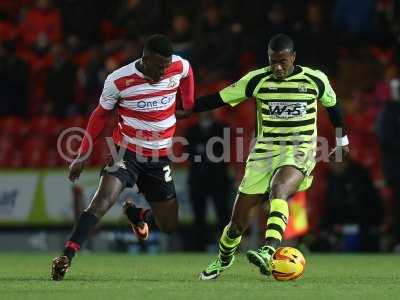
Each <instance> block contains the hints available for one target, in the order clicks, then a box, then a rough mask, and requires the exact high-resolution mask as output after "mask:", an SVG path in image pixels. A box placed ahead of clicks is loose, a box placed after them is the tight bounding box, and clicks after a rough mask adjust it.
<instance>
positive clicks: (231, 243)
mask: <svg viewBox="0 0 400 300" xmlns="http://www.w3.org/2000/svg"><path fill="white" fill-rule="evenodd" d="M228 230H229V225H227V226H225V228H224V230H223V232H222V235H221V238H220V240H219V256H220V258H221V259H222V260H223V261H230V259H231V257H232V256H233V255H234V254H235V251H236V249H237V247H239V244H240V241H241V240H242V236H238V237H236V238H233V239H232V238H230V237H229V236H228Z"/></svg>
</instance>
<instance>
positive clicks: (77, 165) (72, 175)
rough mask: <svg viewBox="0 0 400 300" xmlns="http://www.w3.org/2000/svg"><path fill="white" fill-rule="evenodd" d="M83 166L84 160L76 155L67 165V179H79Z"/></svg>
mask: <svg viewBox="0 0 400 300" xmlns="http://www.w3.org/2000/svg"><path fill="white" fill-rule="evenodd" d="M84 167H85V160H82V158H80V157H77V158H76V159H75V160H74V161H73V162H72V163H71V165H70V166H69V175H68V179H69V180H70V181H71V182H75V180H77V179H79V177H80V176H81V173H82V171H83V168H84Z"/></svg>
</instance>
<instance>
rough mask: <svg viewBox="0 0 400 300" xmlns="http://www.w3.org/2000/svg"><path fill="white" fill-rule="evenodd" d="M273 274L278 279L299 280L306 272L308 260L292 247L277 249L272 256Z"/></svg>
mask: <svg viewBox="0 0 400 300" xmlns="http://www.w3.org/2000/svg"><path fill="white" fill-rule="evenodd" d="M271 264H272V276H273V277H274V278H275V279H276V280H278V281H287V280H297V279H299V278H301V277H302V276H303V274H304V270H305V268H306V260H305V259H304V256H303V254H302V253H301V252H300V251H299V250H297V249H295V248H292V247H281V248H278V249H276V251H275V253H274V254H273V256H272V263H271Z"/></svg>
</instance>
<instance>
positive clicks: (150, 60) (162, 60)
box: [142, 53, 172, 82]
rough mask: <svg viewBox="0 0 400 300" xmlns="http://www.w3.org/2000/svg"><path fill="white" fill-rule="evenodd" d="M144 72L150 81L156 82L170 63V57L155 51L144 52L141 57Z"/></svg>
mask: <svg viewBox="0 0 400 300" xmlns="http://www.w3.org/2000/svg"><path fill="white" fill-rule="evenodd" d="M142 61H143V66H144V72H143V73H144V74H145V75H146V76H148V77H149V78H150V79H151V81H153V82H158V81H160V79H161V77H162V76H163V75H164V72H165V70H166V69H167V68H168V67H169V66H170V65H171V62H172V57H165V56H162V55H160V54H157V53H146V55H144V56H143V58H142Z"/></svg>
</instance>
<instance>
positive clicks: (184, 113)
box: [175, 109, 193, 119]
mask: <svg viewBox="0 0 400 300" xmlns="http://www.w3.org/2000/svg"><path fill="white" fill-rule="evenodd" d="M192 113H193V112H192V111H191V110H182V109H178V110H176V112H175V117H176V118H177V119H187V118H189V117H190V116H191V115H192Z"/></svg>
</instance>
